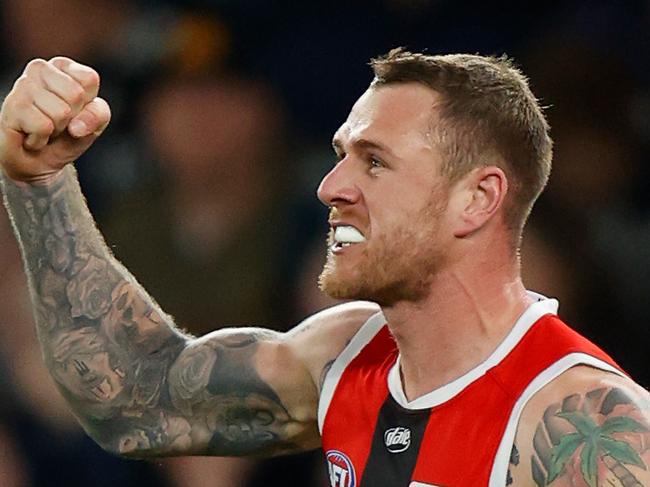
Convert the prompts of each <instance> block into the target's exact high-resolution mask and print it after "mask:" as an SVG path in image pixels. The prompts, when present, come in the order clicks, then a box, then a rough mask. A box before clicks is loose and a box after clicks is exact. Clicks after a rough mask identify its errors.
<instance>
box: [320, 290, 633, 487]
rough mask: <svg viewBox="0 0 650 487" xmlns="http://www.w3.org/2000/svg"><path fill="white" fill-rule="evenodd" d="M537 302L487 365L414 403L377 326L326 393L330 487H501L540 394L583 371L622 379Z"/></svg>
mask: <svg viewBox="0 0 650 487" xmlns="http://www.w3.org/2000/svg"><path fill="white" fill-rule="evenodd" d="M531 294H532V293H531ZM533 296H534V297H535V298H536V299H538V301H536V302H535V303H534V304H532V305H531V306H530V307H529V308H528V309H527V310H526V311H525V312H524V313H523V314H522V316H521V317H520V318H519V319H518V320H517V322H516V323H515V325H514V327H513V328H512V330H511V331H510V333H509V334H508V336H507V337H506V338H505V340H504V341H503V342H502V343H501V344H500V345H499V346H498V348H497V349H496V350H494V352H493V353H492V354H491V355H490V356H489V357H488V358H487V359H486V360H485V361H484V362H483V363H481V364H480V365H478V366H477V367H475V368H474V369H472V370H471V371H469V372H468V373H466V374H465V375H463V376H462V377H459V378H458V379H456V380H454V381H453V382H451V383H449V384H446V385H444V386H442V387H440V388H438V389H436V390H434V391H431V392H430V393H428V394H425V395H424V396H421V397H419V398H417V399H414V400H413V401H408V400H407V399H406V397H405V395H404V392H403V388H402V383H401V377H400V373H399V352H398V350H397V346H396V343H395V341H394V340H393V337H392V336H391V334H390V331H389V329H388V326H387V324H386V320H385V319H384V317H383V315H382V314H381V313H378V314H376V315H374V316H373V317H371V318H370V319H369V320H368V321H367V322H366V323H365V324H364V325H363V326H362V328H361V329H360V330H359V332H358V333H357V334H356V335H355V336H354V338H353V339H352V340H351V342H350V343H349V344H348V346H347V347H346V348H345V349H344V350H343V352H342V353H341V354H340V355H339V357H338V358H337V359H336V361H335V362H334V363H333V365H332V367H331V369H330V370H329V372H328V374H327V376H326V378H325V382H324V384H323V389H322V392H321V397H320V404H319V411H318V423H319V428H320V431H321V434H322V443H323V450H324V451H325V455H326V459H327V466H328V472H329V478H330V482H331V485H332V487H432V486H433V487H480V486H489V487H503V486H505V484H506V477H507V471H508V464H509V459H510V452H511V450H512V446H513V441H514V437H515V433H516V429H517V424H518V421H519V418H520V416H521V413H522V410H523V409H524V406H525V405H526V403H527V402H528V401H529V400H530V398H531V397H532V396H533V395H534V394H535V393H536V392H537V391H539V390H540V389H541V388H542V387H544V386H545V385H546V384H548V383H549V382H550V381H552V380H553V379H554V378H556V377H557V376H559V375H560V374H561V373H562V372H564V371H566V370H567V369H569V368H570V367H574V366H576V365H580V364H584V365H590V366H592V367H596V368H599V369H602V370H605V371H609V372H613V373H615V374H619V375H624V374H623V372H621V371H620V369H619V368H618V366H617V365H616V364H615V363H614V361H613V360H612V359H611V358H610V357H608V356H607V354H605V353H604V352H603V351H602V350H600V349H599V348H598V347H596V346H595V345H594V344H592V343H591V342H589V341H588V340H587V339H585V338H584V337H582V336H580V335H579V334H577V333H576V332H575V331H573V330H571V329H570V328H569V327H568V326H567V325H565V324H564V323H562V321H560V319H559V318H558V317H557V315H556V312H557V306H558V303H557V301H556V300H554V299H546V298H544V297H542V296H539V295H533ZM431 360H436V357H435V353H434V352H432V355H431Z"/></svg>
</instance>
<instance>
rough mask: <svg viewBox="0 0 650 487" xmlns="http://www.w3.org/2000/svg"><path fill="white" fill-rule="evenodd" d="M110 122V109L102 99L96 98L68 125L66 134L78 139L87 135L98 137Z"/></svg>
mask: <svg viewBox="0 0 650 487" xmlns="http://www.w3.org/2000/svg"><path fill="white" fill-rule="evenodd" d="M110 121H111V109H110V107H109V106H108V103H106V100H104V99H103V98H99V97H96V98H95V99H93V100H92V101H91V102H90V103H88V104H87V105H86V106H85V107H83V109H82V110H81V112H79V114H78V115H77V116H76V117H74V118H73V119H72V120H70V123H68V133H69V134H70V135H71V136H72V137H74V138H76V139H79V138H81V137H86V136H88V135H91V134H92V135H94V136H95V137H98V136H99V135H101V133H102V132H103V131H104V129H105V128H106V127H107V126H108V123H109V122H110Z"/></svg>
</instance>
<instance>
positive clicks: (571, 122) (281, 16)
mask: <svg viewBox="0 0 650 487" xmlns="http://www.w3.org/2000/svg"><path fill="white" fill-rule="evenodd" d="M0 25H2V30H1V32H2V38H1V44H0V53H1V54H2V55H1V56H0V90H1V91H2V93H6V92H7V91H8V90H9V89H10V87H11V86H10V83H11V82H12V80H14V79H15V78H16V77H17V76H18V75H19V74H20V72H21V71H22V67H23V66H24V64H25V63H26V62H27V61H28V60H29V59H31V58H33V57H42V58H46V59H47V58H49V57H52V56H55V55H66V56H69V57H72V58H74V59H76V60H78V61H80V62H83V63H86V64H89V65H91V66H93V67H95V68H96V69H97V70H98V71H99V73H100V74H101V76H102V88H101V93H102V96H103V97H104V98H106V99H107V100H108V102H109V103H110V105H111V107H112V110H113V121H112V123H111V126H110V127H109V129H108V130H107V132H106V133H105V134H104V135H103V136H102V138H101V139H100V140H99V141H98V142H97V143H96V144H95V146H94V147H93V148H92V149H91V150H90V151H89V152H88V153H87V154H86V155H85V156H84V157H83V159H82V160H80V161H79V162H78V164H77V167H78V170H79V173H80V178H81V181H82V185H83V187H84V190H85V193H86V195H87V198H88V202H89V205H90V207H91V210H92V211H93V214H94V215H95V216H96V219H97V222H98V225H99V227H100V229H101V230H102V231H103V232H104V234H105V236H106V238H107V241H108V243H109V245H110V246H111V248H112V250H113V252H114V253H115V255H116V256H117V257H118V258H119V259H120V260H122V261H123V262H124V264H125V265H126V266H127V267H128V268H129V269H130V270H131V271H132V272H133V273H134V274H135V275H136V276H137V278H138V279H139V280H140V282H141V283H142V284H143V285H144V286H145V288H146V289H147V290H148V291H149V292H150V293H151V294H152V295H153V296H154V297H155V299H156V300H157V301H158V302H159V304H160V305H161V306H162V307H163V309H164V310H165V311H166V312H168V313H170V314H172V315H173V316H174V317H175V318H176V321H177V323H178V324H179V325H180V326H182V327H183V328H185V329H187V330H189V331H190V332H192V333H194V334H197V335H198V334H203V333H206V332H209V331H211V330H213V329H215V328H216V327H220V326H225V325H231V324H253V325H264V326H270V327H273V328H276V329H278V330H286V329H288V328H290V327H291V326H293V325H294V324H295V323H297V322H298V321H299V320H300V319H301V318H303V317H305V316H306V315H308V314H310V313H312V312H314V311H316V310H318V309H322V308H323V307H326V306H328V305H329V304H331V303H332V302H331V301H329V300H328V299H327V298H325V297H324V296H322V295H321V294H320V293H319V292H318V290H317V287H316V276H317V275H318V273H319V270H320V266H321V264H322V262H323V260H324V250H325V245H324V236H325V233H326V230H327V225H326V212H325V208H324V207H322V206H321V205H320V204H319V203H318V201H317V200H316V197H315V190H316V187H317V184H318V182H319V180H320V178H321V177H322V176H323V175H324V174H325V173H326V172H327V170H328V168H329V167H330V166H331V164H332V161H333V156H332V154H331V149H330V148H329V147H330V138H331V135H332V134H333V132H334V130H335V129H336V128H337V126H338V124H339V123H340V122H341V121H342V120H344V119H345V117H346V115H347V112H348V110H349V108H350V106H351V104H352V103H353V102H354V100H355V99H356V98H357V97H358V95H359V94H360V93H361V92H362V91H363V90H364V89H365V87H366V86H367V84H368V83H369V82H370V76H371V74H370V69H369V68H368V66H367V62H368V60H369V59H370V58H371V57H374V56H377V55H380V54H383V53H385V52H387V51H388V50H389V49H390V48H392V47H395V46H398V45H403V46H407V47H408V48H411V49H413V50H423V49H426V50H427V51H428V52H430V53H444V52H472V53H474V52H479V53H482V54H503V53H507V54H508V55H509V56H511V57H513V58H514V59H515V60H516V62H517V64H518V65H520V66H521V67H522V68H523V70H524V71H525V72H526V74H527V75H528V76H529V77H530V81H531V84H532V87H533V90H534V92H535V93H536V94H537V95H538V96H539V97H540V98H541V100H542V103H543V105H545V106H546V107H548V108H547V114H548V117H549V119H550V122H551V126H552V135H553V138H554V140H555V144H556V145H555V158H554V169H553V174H552V176H551V183H550V185H549V187H548V190H547V191H546V193H545V194H544V195H543V197H542V198H541V200H540V201H539V203H538V205H537V207H536V209H535V210H534V212H533V217H532V219H531V221H530V223H529V226H528V229H527V234H526V237H525V240H524V244H523V248H522V259H523V266H524V279H525V283H526V284H527V286H528V287H529V288H531V289H534V290H536V291H539V292H542V293H544V294H547V295H550V296H555V297H558V298H559V299H560V303H561V307H560V312H561V315H562V316H563V317H564V318H566V320H567V321H568V322H569V323H570V324H572V325H573V326H575V327H576V328H577V329H579V330H580V331H581V332H582V333H584V334H585V335H587V336H588V337H590V338H592V339H594V340H595V341H597V342H598V343H599V344H600V345H601V346H603V347H604V348H605V349H606V350H607V351H608V352H609V353H610V354H611V355H613V356H614V358H615V359H616V360H617V361H618V362H619V363H620V364H621V365H622V366H623V367H624V368H626V370H628V371H629V372H630V373H631V374H632V375H633V376H634V377H635V378H636V379H637V380H638V381H639V382H640V383H641V384H643V385H645V386H646V387H647V386H648V385H650V360H649V345H650V336H649V335H650V332H649V331H648V330H649V329H650V197H648V191H649V190H650V178H649V176H650V169H649V167H650V164H649V163H650V63H648V62H647V61H648V59H650V34H649V32H650V3H649V2H647V1H645V0H639V1H632V0H629V1H627V0H625V1H617V0H609V1H606V0H575V1H569V0H567V1H553V0H548V1H545V2H520V4H519V6H517V7H513V4H512V3H511V2H503V3H502V2H498V1H496V2H484V1H465V0H375V1H369V0H356V1H347V2H343V1H340V0H330V1H316V0H315V1H312V2H289V1H286V0H279V1H276V2H263V1H260V0H239V1H236V0H202V1H201V0H196V1H172V0H169V1H156V0H56V1H55V2H54V1H49V0H3V1H2V2H1V3H0ZM386 204H390V201H387V202H386ZM0 386H1V387H0V485H2V486H3V487H26V486H30V487H31V486H34V487H41V486H47V487H75V486H90V485H93V486H103V485H106V486H109V485H110V486H124V487H129V486H138V487H146V486H161V487H175V486H178V487H180V486H182V487H204V486H205V487H208V486H214V487H219V486H242V487H257V486H266V487H272V486H275V485H296V486H310V487H311V486H314V487H321V486H325V485H326V484H325V473H324V471H323V466H322V461H321V457H320V454H319V452H315V453H312V454H305V455H300V456H297V457H288V458H282V459H276V460H266V461H252V460H242V459H236V460H234V459H219V458H188V459H165V460H156V461H126V460H122V459H118V458H115V457H111V456H109V455H107V454H105V453H103V452H102V451H100V450H99V449H98V448H97V447H96V446H95V445H94V444H93V443H92V442H91V441H90V440H88V439H87V438H86V437H85V436H84V434H83V432H82V431H81V429H80V428H79V427H78V426H77V424H76V422H75V420H74V418H72V417H71V415H70V413H68V412H67V410H66V408H65V405H64V404H63V400H62V399H61V398H60V397H59V395H58V393H57V392H56V390H55V388H54V385H53V384H52V381H51V380H50V378H49V376H48V374H47V372H46V371H45V370H44V367H43V365H42V361H41V358H40V351H39V348H38V344H37V341H36V336H35V330H34V327H33V324H32V316H31V310H30V305H29V297H28V293H27V287H26V280H25V277H24V275H23V272H22V264H21V262H20V257H19V254H18V250H17V247H16V244H15V242H14V239H13V235H12V233H11V231H10V228H9V225H8V221H7V217H6V214H5V212H4V209H2V210H0Z"/></svg>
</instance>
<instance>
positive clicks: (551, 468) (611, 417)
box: [531, 387, 650, 487]
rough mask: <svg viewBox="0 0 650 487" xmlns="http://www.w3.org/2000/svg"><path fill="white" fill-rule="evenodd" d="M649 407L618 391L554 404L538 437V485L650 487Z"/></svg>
mask: <svg viewBox="0 0 650 487" xmlns="http://www.w3.org/2000/svg"><path fill="white" fill-rule="evenodd" d="M649 406H650V405H649V404H647V403H645V404H639V401H633V400H631V398H630V396H629V395H628V394H626V393H625V392H624V391H623V390H621V389H619V388H616V387H609V388H605V387H604V388H600V389H595V390H592V391H590V392H589V393H587V394H574V395H571V396H568V397H566V398H565V399H564V400H563V401H562V402H561V403H557V404H554V405H552V406H550V407H549V408H548V409H546V411H545V413H544V418H543V420H542V421H541V422H540V423H539V425H538V426H537V429H536V431H535V436H534V439H533V442H534V445H533V446H534V449H533V456H532V458H531V468H532V476H533V480H534V482H535V484H536V485H538V486H540V487H541V486H546V485H550V486H557V487H565V486H567V487H568V486H583V487H587V486H588V487H597V486H598V487H600V486H621V487H643V486H647V485H650V483H648V482H650V478H649V476H648V463H649V462H650V433H649V432H650V428H649V424H648V420H647V418H648V411H649V410H650V407H649Z"/></svg>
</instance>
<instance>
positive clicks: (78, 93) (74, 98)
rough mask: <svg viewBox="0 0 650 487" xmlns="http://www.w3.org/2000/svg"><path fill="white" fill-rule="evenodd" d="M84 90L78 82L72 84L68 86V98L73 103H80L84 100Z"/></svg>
mask: <svg viewBox="0 0 650 487" xmlns="http://www.w3.org/2000/svg"><path fill="white" fill-rule="evenodd" d="M85 96H86V91H85V90H84V89H83V88H82V87H81V85H79V84H74V85H73V86H72V87H71V88H70V95H69V100H70V102H72V104H74V105H80V104H82V103H83V102H84V98H85Z"/></svg>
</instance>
